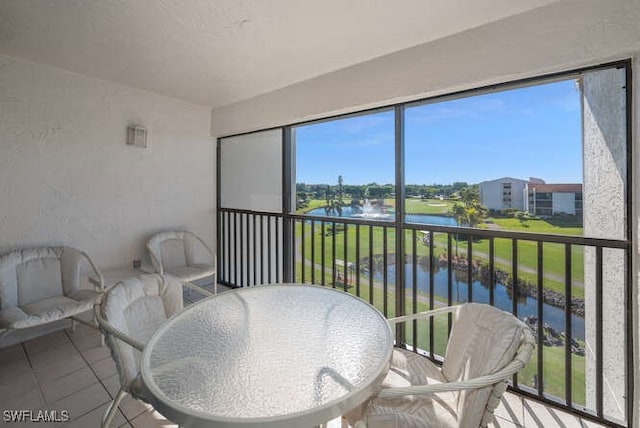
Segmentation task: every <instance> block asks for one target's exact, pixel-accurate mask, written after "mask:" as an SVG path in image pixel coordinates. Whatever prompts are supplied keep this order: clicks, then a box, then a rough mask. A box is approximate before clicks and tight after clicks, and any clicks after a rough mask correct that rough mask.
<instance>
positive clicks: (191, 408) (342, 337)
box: [141, 284, 393, 427]
mask: <svg viewBox="0 0 640 428" xmlns="http://www.w3.org/2000/svg"><path fill="white" fill-rule="evenodd" d="M392 345H393V336H392V333H391V329H390V327H389V324H388V322H387V321H386V319H385V318H384V316H383V315H382V314H381V313H380V312H379V311H378V310H377V309H375V308H374V307H373V306H371V305H369V304H368V303H366V302H365V301H363V300H361V299H359V298H357V297H354V296H352V295H350V294H348V293H345V292H342V291H339V290H335V289H331V288H325V287H319V286H310V285H295V284H280V285H268V286H258V287H251V288H244V289H239V290H235V291H230V292H226V293H222V294H218V295H216V296H213V297H211V298H209V299H206V300H203V301H201V302H199V303H196V304H194V305H192V306H190V307H188V308H187V309H185V310H184V311H182V312H180V313H179V314H177V315H175V316H174V317H172V318H171V319H170V320H169V321H168V322H167V323H166V324H164V325H163V327H161V328H160V329H159V330H158V331H157V332H156V333H155V335H154V336H153V337H152V338H151V340H150V341H149V343H148V344H147V347H146V348H145V351H144V353H143V361H142V370H141V371H142V376H143V380H144V382H145V384H146V385H147V387H148V388H149V390H150V392H151V393H152V395H153V399H154V401H155V402H154V403H152V404H154V406H155V407H156V408H157V409H158V410H159V411H160V412H161V413H163V414H165V416H167V417H169V418H170V419H172V420H174V421H175V422H178V423H181V424H184V425H188V426H263V427H269V426H273V427H287V426H291V427H299V426H313V425H317V424H321V423H323V422H325V421H327V420H329V419H332V418H334V417H337V416H339V415H341V414H343V413H346V412H347V411H349V410H351V409H352V408H354V407H355V406H357V405H359V404H361V403H362V402H364V401H365V400H366V399H367V398H368V397H369V396H370V395H371V394H372V393H373V392H374V390H375V389H376V388H377V387H378V386H379V384H380V382H381V381H382V379H383V378H384V376H385V375H386V372H387V371H388V368H389V362H390V359H391V351H392Z"/></svg>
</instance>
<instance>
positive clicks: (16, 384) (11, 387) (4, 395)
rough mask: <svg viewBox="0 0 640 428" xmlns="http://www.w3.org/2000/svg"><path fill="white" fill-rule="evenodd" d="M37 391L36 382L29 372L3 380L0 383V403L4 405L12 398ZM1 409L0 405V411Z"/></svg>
mask: <svg viewBox="0 0 640 428" xmlns="http://www.w3.org/2000/svg"><path fill="white" fill-rule="evenodd" d="M37 390H38V382H37V381H36V377H35V376H34V375H33V373H32V372H31V371H29V372H26V373H23V374H21V375H20V376H16V377H11V378H10V379H4V378H3V379H2V381H1V382H0V403H5V402H6V401H8V400H10V399H12V398H14V397H21V396H23V395H26V394H28V393H30V392H31V391H37ZM1 407H2V406H1V405H0V409H1Z"/></svg>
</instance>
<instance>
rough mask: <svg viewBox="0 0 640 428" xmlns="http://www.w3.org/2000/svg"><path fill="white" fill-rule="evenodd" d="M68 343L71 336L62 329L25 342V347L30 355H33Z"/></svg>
mask: <svg viewBox="0 0 640 428" xmlns="http://www.w3.org/2000/svg"><path fill="white" fill-rule="evenodd" d="M67 343H69V338H68V337H67V335H66V334H65V332H64V331H62V330H61V331H57V332H55V333H51V334H47V335H46V336H41V337H37V338H35V339H32V340H29V341H27V342H24V347H25V348H26V349H27V352H28V353H29V355H33V354H36V353H38V352H42V351H50V350H52V349H53V348H55V347H57V346H61V345H65V344H67Z"/></svg>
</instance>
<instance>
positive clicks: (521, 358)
mask: <svg viewBox="0 0 640 428" xmlns="http://www.w3.org/2000/svg"><path fill="white" fill-rule="evenodd" d="M522 335H523V337H522V342H521V344H520V347H519V348H518V353H517V354H516V356H515V357H514V359H513V361H511V362H510V363H509V364H507V365H506V366H504V367H503V368H502V369H500V370H498V371H497V372H495V373H492V374H489V375H484V376H479V377H476V378H473V379H469V380H465V381H456V382H447V383H439V384H435V385H417V386H409V387H402V388H387V389H383V390H381V391H380V392H379V393H378V395H377V396H378V397H381V398H389V397H398V396H403V395H430V394H434V393H438V392H447V391H463V390H468V389H479V388H484V387H486V386H491V385H494V384H496V383H499V382H501V381H504V380H507V379H508V378H509V377H510V376H511V375H513V374H515V373H517V372H519V371H520V370H522V368H523V367H524V366H526V365H527V362H528V361H529V360H530V359H531V354H533V350H534V348H535V340H534V338H533V335H532V333H531V331H530V330H529V329H528V328H527V329H525V330H523V331H522Z"/></svg>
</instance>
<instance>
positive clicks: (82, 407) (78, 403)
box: [48, 383, 111, 420]
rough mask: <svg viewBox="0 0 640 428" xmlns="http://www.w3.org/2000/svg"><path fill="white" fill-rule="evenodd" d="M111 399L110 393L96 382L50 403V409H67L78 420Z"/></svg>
mask: <svg viewBox="0 0 640 428" xmlns="http://www.w3.org/2000/svg"><path fill="white" fill-rule="evenodd" d="M109 401H111V399H110V397H109V394H107V391H106V390H105V389H104V387H103V386H102V384H100V383H94V384H93V385H91V386H89V387H87V388H84V389H81V390H80V391H77V392H74V393H73V394H71V395H68V396H66V397H65V398H63V399H61V400H59V401H56V402H55V403H53V404H50V405H48V408H49V409H50V410H53V409H55V410H66V411H68V412H69V416H70V417H71V420H76V419H79V418H81V417H82V416H84V415H85V414H87V413H89V412H91V411H93V410H95V409H97V408H98V407H100V406H102V405H104V404H106V403H108V402H109Z"/></svg>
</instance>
